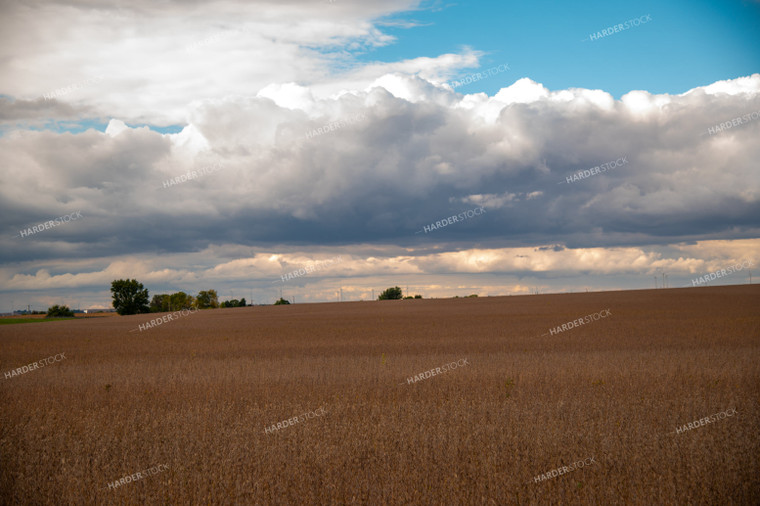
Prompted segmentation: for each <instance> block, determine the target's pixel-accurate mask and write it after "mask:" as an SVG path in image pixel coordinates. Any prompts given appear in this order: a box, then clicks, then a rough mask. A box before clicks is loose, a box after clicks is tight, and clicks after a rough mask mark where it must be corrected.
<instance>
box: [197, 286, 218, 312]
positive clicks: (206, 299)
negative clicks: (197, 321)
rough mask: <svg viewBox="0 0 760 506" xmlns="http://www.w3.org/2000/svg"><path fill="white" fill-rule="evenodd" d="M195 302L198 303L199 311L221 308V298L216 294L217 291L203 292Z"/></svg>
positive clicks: (199, 293)
mask: <svg viewBox="0 0 760 506" xmlns="http://www.w3.org/2000/svg"><path fill="white" fill-rule="evenodd" d="M195 300H196V301H197V303H198V309H209V308H217V307H219V296H218V295H217V294H216V290H201V291H200V292H198V297H197V298H196V299H195Z"/></svg>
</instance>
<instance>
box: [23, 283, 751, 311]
mask: <svg viewBox="0 0 760 506" xmlns="http://www.w3.org/2000/svg"><path fill="white" fill-rule="evenodd" d="M751 282H752V280H751V279H750V284H751ZM372 300H375V289H374V288H373V289H372ZM12 305H13V304H11V306H12ZM12 312H13V310H11V313H12Z"/></svg>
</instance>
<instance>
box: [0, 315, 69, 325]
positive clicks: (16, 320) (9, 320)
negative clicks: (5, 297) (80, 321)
mask: <svg viewBox="0 0 760 506" xmlns="http://www.w3.org/2000/svg"><path fill="white" fill-rule="evenodd" d="M61 320H76V318H74V317H71V318H0V325H13V324H14V323H39V322H58V321H61Z"/></svg>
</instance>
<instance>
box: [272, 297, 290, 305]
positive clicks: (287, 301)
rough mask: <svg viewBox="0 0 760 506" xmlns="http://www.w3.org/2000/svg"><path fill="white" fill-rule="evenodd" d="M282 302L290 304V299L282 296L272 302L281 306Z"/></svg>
mask: <svg viewBox="0 0 760 506" xmlns="http://www.w3.org/2000/svg"><path fill="white" fill-rule="evenodd" d="M283 304H290V301H289V300H285V299H283V298H282V297H280V300H278V301H276V302H275V303H274V305H275V306H281V305H283Z"/></svg>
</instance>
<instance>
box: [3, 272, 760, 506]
mask: <svg viewBox="0 0 760 506" xmlns="http://www.w3.org/2000/svg"><path fill="white" fill-rule="evenodd" d="M599 307H605V308H606V307H609V308H611V311H612V314H613V315H614V316H613V317H611V318H607V319H605V320H601V321H598V322H594V323H593V324H591V325H584V326H582V327H579V328H576V329H573V331H572V332H566V333H565V332H563V333H562V334H560V335H556V336H546V337H537V335H540V334H541V333H542V332H545V329H547V328H549V327H550V326H551V325H553V324H555V323H556V322H563V321H569V320H572V319H574V318H577V317H578V316H579V315H584V314H588V312H589V311H590V310H597V309H598V308H599ZM757 307H760V288H758V287H757V286H756V285H752V286H747V285H743V286H733V287H704V288H695V289H690V288H687V289H674V290H641V291H630V292H611V293H582V294H569V295H540V296H537V295H534V296H524V297H498V298H496V297H494V298H478V299H449V300H408V301H383V302H365V303H342V304H337V303H336V304H314V305H293V306H272V307H255V308H245V309H242V308H233V309H220V310H213V311H201V312H199V313H197V314H195V315H193V318H183V319H180V320H177V321H174V322H172V324H171V325H162V326H161V327H159V328H155V329H152V331H151V332H142V333H133V334H130V333H129V330H130V329H132V328H134V327H135V326H136V325H137V324H138V323H140V322H144V321H145V320H146V319H149V318H147V317H146V315H142V316H129V317H114V318H104V319H93V320H68V321H62V322H56V323H47V324H28V325H13V326H5V327H0V343H2V348H0V371H5V370H9V369H11V368H14V367H18V366H20V365H22V364H26V363H29V361H30V360H34V359H35V358H37V357H39V356H47V355H45V354H46V353H53V352H56V353H58V352H61V351H64V352H66V357H67V359H68V360H65V361H63V362H61V363H59V364H56V365H55V366H53V367H46V368H44V369H42V370H39V371H35V374H27V375H24V376H22V377H16V378H13V380H3V381H2V382H1V383H0V401H1V403H2V412H1V413H2V414H0V417H2V418H1V420H2V424H1V425H0V457H1V459H2V465H0V498H2V503H3V504H13V503H21V504H28V503H50V504H52V503H68V504H74V503H76V504H110V503H112V502H120V503H129V504H163V503H172V504H198V503H215V504H218V503H238V504H270V503H298V504H305V503H318V504H343V503H362V504H382V503H393V504H397V503H415V504H420V503H423V504H425V503H436V504H456V503H461V504H518V503H519V504H547V503H559V502H562V503H597V504H652V503H657V504H687V503H702V504H708V503H709V504H727V503H734V504H757V503H760V486H759V485H758V474H759V473H758V470H759V466H758V456H759V455H760V445H759V436H758V434H760V417H759V416H758V402H759V401H760V393H759V391H758V390H759V389H760V372H759V371H758V364H759V363H760V353H758V351H759V350H758V347H759V345H760V337H759V331H758V328H760V316H758V314H757ZM463 357H467V358H468V361H469V363H470V365H468V366H467V367H463V368H461V369H456V370H453V371H449V372H447V373H446V374H443V375H436V376H434V377H432V378H429V379H426V380H425V381H420V382H417V383H415V384H414V385H407V384H402V385H399V383H402V382H404V383H405V381H406V378H408V377H409V376H413V375H414V374H416V373H419V372H420V371H424V370H427V369H429V368H430V367H436V366H439V365H440V364H445V363H448V362H450V361H454V360H459V359H461V358H463ZM506 384H509V385H510V386H509V387H506V386H505V385H506ZM507 388H509V397H507V396H506V395H505V392H507ZM317 406H324V407H325V411H326V415H324V416H321V417H318V418H312V419H308V420H306V421H305V422H303V423H298V424H296V425H294V426H292V427H288V429H287V430H282V431H278V432H277V433H276V434H269V435H264V434H263V431H262V427H265V426H267V425H268V424H271V423H272V420H283V419H286V418H289V417H291V416H293V415H294V414H296V413H303V412H304V411H306V410H311V409H314V408H315V407H317ZM730 407H735V408H736V410H737V415H736V416H734V417H732V418H730V419H726V420H723V421H721V423H716V424H710V425H708V426H705V427H702V428H701V429H700V430H699V431H689V432H688V433H684V434H680V435H677V436H676V435H674V434H673V433H674V431H675V428H676V427H677V426H679V425H681V424H683V423H684V421H685V420H686V421H688V420H694V419H698V418H700V417H702V416H704V415H705V414H706V413H707V414H709V413H714V412H717V411H719V410H722V409H727V408H730ZM592 456H593V457H594V458H595V461H596V463H595V464H594V465H592V466H590V467H588V468H583V469H577V470H575V471H573V472H572V473H569V474H566V475H563V476H559V477H557V478H552V479H551V480H546V481H542V482H540V483H533V477H534V476H536V475H539V474H541V473H544V472H546V471H547V470H551V469H556V468H558V467H560V466H563V465H569V464H570V463H571V462H573V461H575V460H578V459H584V458H590V457H592ZM156 463H165V464H167V465H168V466H169V470H168V471H166V472H164V473H160V474H157V475H155V476H151V477H148V478H146V479H143V480H140V481H138V482H135V483H131V484H130V486H129V487H120V488H119V489H117V490H107V489H106V490H104V487H106V486H107V483H108V482H109V481H112V480H113V479H114V478H116V477H120V476H124V475H126V474H129V473H132V472H134V471H135V470H138V469H144V468H146V467H149V466H152V465H155V464H156Z"/></svg>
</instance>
